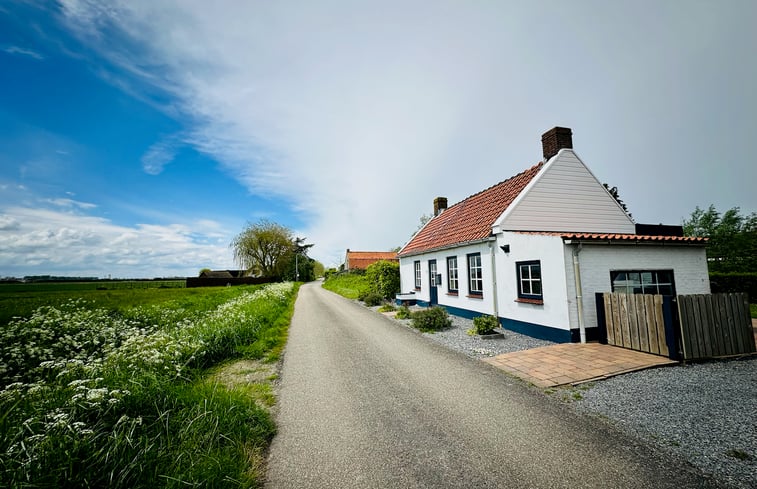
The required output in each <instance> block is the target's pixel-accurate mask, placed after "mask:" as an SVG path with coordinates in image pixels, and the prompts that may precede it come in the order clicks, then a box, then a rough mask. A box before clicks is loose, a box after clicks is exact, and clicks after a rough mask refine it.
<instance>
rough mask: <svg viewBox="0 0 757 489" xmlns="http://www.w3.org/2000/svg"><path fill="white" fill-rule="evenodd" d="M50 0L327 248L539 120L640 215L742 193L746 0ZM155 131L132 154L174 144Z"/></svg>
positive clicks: (525, 142)
mask: <svg viewBox="0 0 757 489" xmlns="http://www.w3.org/2000/svg"><path fill="white" fill-rule="evenodd" d="M641 3H643V2H641ZM63 5H64V14H65V16H66V18H67V19H68V22H69V26H70V27H71V29H73V30H74V31H75V32H77V33H78V34H79V36H80V37H81V38H82V39H85V40H86V42H88V43H89V44H90V45H91V46H93V47H94V48H95V49H99V50H100V52H101V53H102V54H103V55H104V56H106V57H107V58H108V59H109V60H110V61H111V62H112V63H114V64H115V65H116V66H118V67H120V68H121V69H122V70H124V72H125V73H127V74H128V76H129V77H135V78H136V79H138V80H140V81H141V82H142V83H148V84H150V85H152V86H154V87H157V88H158V89H160V90H164V91H167V92H169V93H171V94H173V95H174V97H175V98H176V100H177V106H178V107H179V110H180V111H181V112H182V113H183V114H184V115H185V121H186V122H187V124H188V125H189V129H188V130H187V133H186V135H185V139H186V141H187V142H188V143H190V144H193V145H195V146H196V147H197V148H199V149H200V150H202V151H204V152H206V153H208V154H210V155H212V156H213V157H215V158H216V159H218V160H219V161H220V162H222V163H223V164H224V165H226V166H227V167H228V168H229V169H231V170H232V171H233V173H234V175H235V176H236V178H238V179H239V180H240V181H242V182H243V183H245V184H246V185H247V186H248V187H249V188H250V189H252V190H254V191H255V192H258V193H262V194H266V195H271V196H278V197H282V196H283V197H284V198H286V199H288V201H289V202H290V203H291V205H292V209H293V211H294V212H297V213H298V214H299V215H300V216H301V218H302V220H303V221H304V222H307V223H308V224H307V225H306V226H304V229H301V230H297V232H298V234H300V235H305V236H308V238H309V240H310V241H311V242H314V243H316V247H315V248H314V249H313V254H314V255H315V256H316V257H317V258H319V259H321V260H322V261H324V262H325V263H326V264H327V265H330V264H338V263H339V262H340V261H341V260H342V259H343V252H344V248H347V247H350V248H352V249H388V248H390V247H393V246H397V245H400V244H402V243H403V242H404V241H405V240H406V239H407V238H409V236H410V234H411V233H412V232H413V230H414V229H415V228H416V225H417V223H418V219H419V217H420V215H421V214H424V213H428V212H430V210H431V202H432V199H433V198H434V197H436V196H439V195H442V196H447V197H448V198H449V199H450V203H454V202H456V201H458V200H460V199H462V198H464V197H466V196H467V195H469V194H471V193H474V192H477V191H479V190H481V189H483V188H485V187H487V186H489V185H492V184H494V183H496V182H497V181H500V180H503V179H505V178H508V177H510V176H512V175H514V174H515V173H517V172H519V171H521V170H523V169H525V168H527V167H529V166H530V165H532V164H534V163H536V162H537V161H538V160H539V159H540V157H541V147H540V139H539V138H540V135H541V133H542V132H543V131H545V130H547V129H549V128H550V127H552V126H553V125H568V126H571V127H573V129H574V141H575V145H576V149H577V151H578V153H579V154H580V155H581V156H582V157H583V158H584V160H585V161H586V163H587V164H588V165H589V166H590V167H591V168H592V170H593V171H594V173H595V174H596V175H597V176H598V178H600V179H601V180H602V181H607V182H608V183H610V184H611V185H617V186H618V187H619V188H620V192H621V197H622V198H623V199H624V200H625V201H626V202H627V203H628V204H629V206H630V210H631V211H632V212H633V213H634V216H636V217H637V218H639V219H640V220H642V221H643V220H647V221H651V222H659V221H663V222H670V223H675V222H677V221H678V219H679V218H680V217H682V216H685V215H687V214H688V213H690V211H691V210H693V208H694V206H695V205H697V204H699V205H702V206H706V205H708V204H709V203H710V202H714V203H716V204H718V207H720V208H727V207H730V206H732V205H740V206H741V207H742V209H745V210H747V209H748V210H753V209H755V208H757V202H755V197H754V192H752V190H751V188H750V186H751V183H750V182H753V181H755V180H756V179H757V175H755V173H754V172H755V170H754V167H753V165H752V166H751V167H749V166H748V165H749V163H747V162H748V161H749V159H748V158H744V157H743V150H742V149H740V148H741V146H742V145H743V141H747V140H749V139H750V138H751V136H752V135H753V134H754V133H755V132H757V127H756V125H757V123H755V119H754V116H753V114H754V110H755V109H757V99H756V98H755V97H756V96H755V95H754V93H755V92H754V90H752V89H751V87H752V86H754V85H755V83H757V64H756V63H755V61H754V60H755V58H754V56H752V55H751V52H750V49H751V46H754V45H755V44H756V43H757V40H756V39H755V34H754V31H753V29H751V26H750V25H749V23H748V21H747V20H746V19H749V18H754V15H755V13H756V12H755V7H754V5H749V4H748V3H744V4H738V5H732V6H731V8H729V9H723V8H721V7H719V6H716V5H709V4H697V5H693V6H690V7H688V8H687V10H686V13H685V15H681V14H680V11H679V9H677V8H673V7H668V6H666V5H661V6H659V5H657V4H656V3H649V4H644V5H636V4H628V5H625V6H619V5H615V4H612V5H610V4H595V3H591V2H582V3H576V2H571V3H569V4H566V3H564V2H547V3H546V4H545V3H539V4H538V5H535V6H529V7H527V6H524V5H522V4H519V3H511V2H495V3H493V4H481V3H475V4H471V3H465V2H463V3H460V2H452V1H449V2H446V1H440V2H425V1H403V2H393V1H387V2H380V3H376V4H366V3H355V2H339V1H337V2H329V3H328V4H323V3H321V2H294V3H282V2H264V3H260V2H221V3H217V2H206V1H203V0H194V1H183V2H180V3H172V2H146V1H144V2H140V1H128V2H126V1H124V2H110V1H109V2H105V3H102V4H101V3H100V2H97V1H94V0H66V1H64V2H63ZM114 38H115V39H119V40H120V41H122V42H120V43H113V42H111V40H112V39H114ZM731 72H733V73H738V76H733V77H730V76H728V73H731ZM126 85H129V84H128V83H126ZM721 113H722V114H727V115H728V116H727V118H723V120H722V124H721V123H720V122H719V121H720V120H721V119H720V117H719V116H718V114H721ZM162 144H163V143H162V142H158V143H157V144H156V146H153V148H151V150H150V151H148V153H146V155H145V158H143V160H144V159H146V160H147V162H146V163H145V162H144V161H143V163H145V169H146V170H147V171H153V172H159V171H160V169H162V168H163V166H164V165H165V164H166V162H168V161H170V160H171V158H172V157H173V153H172V152H171V148H170V145H169V147H168V148H165V147H163V146H161V145H162ZM716 161H725V162H728V163H729V165H726V166H725V167H722V166H721V167H718V166H717V165H716V164H715V162H716ZM692 168H694V169H696V170H695V171H691V169H692ZM684 174H685V175H687V177H688V178H690V180H689V181H688V182H687V184H686V185H676V184H675V182H676V180H677V179H680V178H681V175H684ZM694 177H696V178H694ZM679 189H680V190H679ZM650 196H654V197H653V198H650ZM733 199H740V200H736V201H733Z"/></svg>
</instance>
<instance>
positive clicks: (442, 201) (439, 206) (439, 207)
mask: <svg viewBox="0 0 757 489" xmlns="http://www.w3.org/2000/svg"><path fill="white" fill-rule="evenodd" d="M446 208H447V197H437V198H435V199H434V217H436V216H438V215H439V214H441V213H442V211H443V210H445V209H446Z"/></svg>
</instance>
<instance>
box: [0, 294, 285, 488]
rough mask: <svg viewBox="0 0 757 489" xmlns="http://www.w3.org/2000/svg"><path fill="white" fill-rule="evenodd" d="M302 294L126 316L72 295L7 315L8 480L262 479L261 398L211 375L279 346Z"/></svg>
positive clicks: (4, 413)
mask: <svg viewBox="0 0 757 489" xmlns="http://www.w3.org/2000/svg"><path fill="white" fill-rule="evenodd" d="M295 293H296V287H295V286H293V284H272V285H267V286H265V287H257V288H247V289H246V290H245V291H244V292H242V293H241V294H238V295H237V297H234V298H231V299H229V300H227V301H226V302H223V303H222V304H220V305H218V306H217V307H211V308H208V309H207V310H205V309H202V308H198V307H190V306H192V304H184V306H186V307H166V306H165V305H151V306H144V307H137V308H131V309H128V310H125V311H123V312H122V313H118V314H115V313H113V312H111V311H107V310H104V309H98V308H95V309H92V308H89V307H88V306H87V304H86V303H82V302H81V301H73V302H70V303H67V304H65V305H64V306H62V307H47V308H41V309H39V310H38V311H36V312H35V313H34V314H33V315H32V316H30V317H29V318H18V319H15V320H13V321H11V322H10V323H9V324H8V325H7V326H6V327H5V328H4V329H3V330H2V331H0V334H1V335H2V343H1V344H0V386H1V387H2V390H0V480H2V481H3V482H4V484H5V485H6V486H7V487H13V488H16V487H18V488H20V487H106V486H107V487H193V486H194V487H197V486H201V487H255V486H257V485H258V480H257V474H256V473H255V471H254V467H253V466H252V465H251V464H250V454H251V453H256V452H259V451H260V450H262V448H263V447H265V446H266V445H267V443H268V442H269V441H270V439H271V437H272V436H273V433H274V430H275V428H274V424H273V422H272V421H271V419H270V417H269V415H268V413H267V412H266V411H265V410H264V409H263V408H261V407H260V406H258V405H256V404H255V402H254V400H253V399H252V397H250V396H246V395H245V394H244V392H243V391H239V390H234V389H228V388H226V387H223V386H221V385H218V384H215V383H212V382H209V381H208V380H206V379H205V378H204V372H205V371H206V369H207V368H208V367H211V366H213V365H216V364H218V363H220V362H223V361H226V360H228V359H230V358H236V357H240V356H243V355H251V354H254V355H257V356H258V357H260V356H262V355H265V354H266V353H268V354H270V353H271V351H275V350H276V348H280V347H281V343H282V333H281V331H282V329H284V330H285V329H286V325H288V319H289V317H290V316H291V309H292V304H293V299H294V296H295ZM198 302H199V303H203V301H202V300H198ZM206 305H207V304H206ZM194 306H196V304H195V305H194ZM255 345H257V346H255ZM277 354H278V352H274V353H273V355H277Z"/></svg>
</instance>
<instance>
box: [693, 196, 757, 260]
mask: <svg viewBox="0 0 757 489" xmlns="http://www.w3.org/2000/svg"><path fill="white" fill-rule="evenodd" d="M739 212H740V210H739V208H738V207H734V208H732V209H729V210H727V211H726V212H725V213H724V214H722V215H721V214H720V213H719V212H718V211H717V210H716V209H715V206H714V205H710V207H709V208H708V209H707V210H703V209H700V208H699V206H697V208H696V209H695V210H694V212H692V213H691V218H690V219H688V220H684V221H683V233H684V235H686V236H698V237H703V238H709V241H708V243H707V262H708V265H709V269H710V272H757V213H754V212H753V213H751V214H750V215H748V216H742V215H741V214H740V213H739Z"/></svg>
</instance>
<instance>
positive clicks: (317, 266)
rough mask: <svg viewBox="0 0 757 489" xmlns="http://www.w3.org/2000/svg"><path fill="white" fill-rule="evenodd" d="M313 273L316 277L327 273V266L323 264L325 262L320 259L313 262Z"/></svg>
mask: <svg viewBox="0 0 757 489" xmlns="http://www.w3.org/2000/svg"><path fill="white" fill-rule="evenodd" d="M313 274H314V275H315V277H316V278H318V277H323V276H324V275H325V274H326V267H325V266H323V263H321V262H319V261H318V260H315V261H314V262H313Z"/></svg>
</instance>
